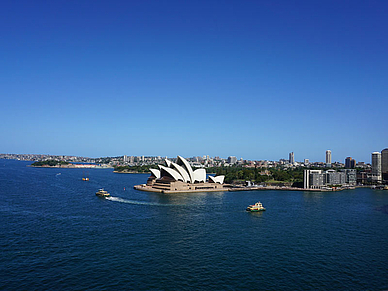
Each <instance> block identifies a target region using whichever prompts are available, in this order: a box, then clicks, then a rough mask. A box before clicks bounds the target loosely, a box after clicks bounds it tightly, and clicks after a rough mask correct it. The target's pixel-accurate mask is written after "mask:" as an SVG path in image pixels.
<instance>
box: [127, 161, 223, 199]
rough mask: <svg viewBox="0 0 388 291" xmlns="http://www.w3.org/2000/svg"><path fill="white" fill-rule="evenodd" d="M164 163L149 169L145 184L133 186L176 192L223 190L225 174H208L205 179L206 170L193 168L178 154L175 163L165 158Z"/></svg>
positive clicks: (146, 189)
mask: <svg viewBox="0 0 388 291" xmlns="http://www.w3.org/2000/svg"><path fill="white" fill-rule="evenodd" d="M165 161H166V165H164V166H162V165H159V166H158V167H159V169H150V171H151V176H150V177H149V178H148V180H147V184H142V185H136V186H135V187H134V188H135V189H137V190H142V191H151V192H161V193H176V192H207V191H223V190H225V188H224V185H223V184H224V178H225V176H217V177H213V176H209V177H208V180H206V176H207V175H206V170H205V169H197V170H193V169H192V167H191V166H190V164H189V162H188V161H187V160H185V159H184V158H182V157H181V156H178V157H177V159H176V163H174V162H172V161H170V160H168V159H166V160H165Z"/></svg>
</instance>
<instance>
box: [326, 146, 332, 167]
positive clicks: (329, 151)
mask: <svg viewBox="0 0 388 291" xmlns="http://www.w3.org/2000/svg"><path fill="white" fill-rule="evenodd" d="M326 166H328V167H330V166H331V150H327V151H326Z"/></svg>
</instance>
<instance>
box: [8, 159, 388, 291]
mask: <svg viewBox="0 0 388 291" xmlns="http://www.w3.org/2000/svg"><path fill="white" fill-rule="evenodd" d="M28 164H29V163H27V162H20V161H9V160H0V195H1V196H0V198H1V199H0V219H1V224H0V247H1V256H0V289H1V290H58V289H59V290H119V289H127V290H214V289H217V290H221V289H222V290H242V289H246V290H259V289H261V290H384V289H387V288H388V272H387V271H388V266H387V262H388V245H387V239H388V215H387V214H386V213H384V212H383V211H379V209H380V207H383V206H384V205H388V191H381V190H380V191H378V190H370V189H357V190H353V191H342V192H332V193H307V192H288V191H253V192H225V193H201V194H171V195H166V194H155V193H147V192H139V191H135V190H134V189H133V188H132V187H133V185H135V184H141V183H145V182H146V180H147V177H148V175H145V174H114V173H113V172H112V170H109V169H103V170H102V169H91V170H88V172H89V177H90V181H88V182H85V181H82V179H81V178H82V174H83V170H78V169H45V168H30V167H26V165H28ZM59 173H60V175H59ZM100 187H104V188H105V189H106V190H108V192H110V193H111V195H112V196H113V198H111V199H110V200H108V199H103V198H98V197H96V196H95V192H96V191H97V190H98V189H99V188H100ZM124 187H125V189H126V190H124ZM257 201H261V202H262V203H263V205H264V206H265V207H266V208H267V211H266V212H264V213H248V212H246V211H245V208H246V206H247V205H248V204H252V203H254V202H257Z"/></svg>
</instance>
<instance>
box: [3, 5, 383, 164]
mask: <svg viewBox="0 0 388 291" xmlns="http://www.w3.org/2000/svg"><path fill="white" fill-rule="evenodd" d="M387 8H388V3H386V2H384V1H374V2H373V3H369V2H361V1H360V2H354V1H341V2H335V1H328V2H324V3H316V2H311V1H297V2H293V3H291V2H289V1H278V2H276V3H272V2H262V1H257V2H244V3H240V2H238V1H227V2H224V3H222V4H220V3H219V2H215V1H198V2H195V3H184V2H180V1H165V2H163V3H161V2H158V1H148V2H132V1H130V2H127V1H112V2H110V3H109V4H107V3H102V2H95V1H82V2H79V1H66V2H53V3H50V5H48V4H47V2H43V1H33V2H31V1H18V2H12V1H7V2H5V3H3V5H2V9H1V11H0V16H1V17H0V24H1V25H0V33H1V35H2V40H3V42H2V43H3V45H2V47H1V48H0V51H1V55H2V56H3V58H2V60H1V61H0V64H1V67H2V70H1V71H0V78H1V80H2V81H3V82H2V86H0V96H1V98H2V106H1V107H0V113H1V116H2V122H1V123H0V136H1V137H2V143H1V144H0V153H31V154H33V153H36V154H41V153H46V154H52V155H76V156H88V157H102V156H119V155H123V154H133V155H134V156H138V155H146V156H158V155H161V156H169V157H173V156H176V154H180V155H182V156H186V157H191V156H203V155H210V156H222V157H228V156H236V157H237V158H240V157H243V158H244V159H247V160H279V159H288V158H289V157H288V154H289V153H290V152H294V153H295V161H303V160H304V159H309V160H310V161H325V151H326V150H327V149H330V150H331V152H332V154H331V159H332V161H333V162H335V161H340V162H344V160H345V158H346V157H352V158H354V159H355V160H356V161H357V162H358V161H364V162H367V163H370V162H371V153H372V152H375V151H379V152H380V151H381V150H382V149H384V148H386V147H387V145H388V134H387V130H386V125H385V124H386V112H385V111H386V108H387V107H388V99H387V98H386V96H387V95H388V86H387V84H386V80H387V79H388V69H387V68H388V55H387V54H386V52H387V50H388V40H387V39H386V38H384V37H382V36H383V35H385V28H384V27H387V26H388V19H387V17H386V16H385V13H384V12H385V11H386V9H387ZM345 111H346V112H351V115H345V114H344V112H345Z"/></svg>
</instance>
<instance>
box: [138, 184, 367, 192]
mask: <svg viewBox="0 0 388 291" xmlns="http://www.w3.org/2000/svg"><path fill="white" fill-rule="evenodd" d="M364 187H365V186H360V187H353V188H350V189H336V190H328V189H305V188H295V187H279V186H266V187H232V186H229V187H228V186H226V187H224V188H221V189H220V188H218V189H198V190H182V191H180V190H161V189H156V188H153V187H151V186H147V185H145V184H140V185H135V186H133V188H134V189H135V190H139V191H145V192H155V193H164V194H173V193H203V192H243V191H257V190H261V191H268V190H278V191H302V192H337V191H343V190H354V189H356V188H364Z"/></svg>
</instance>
